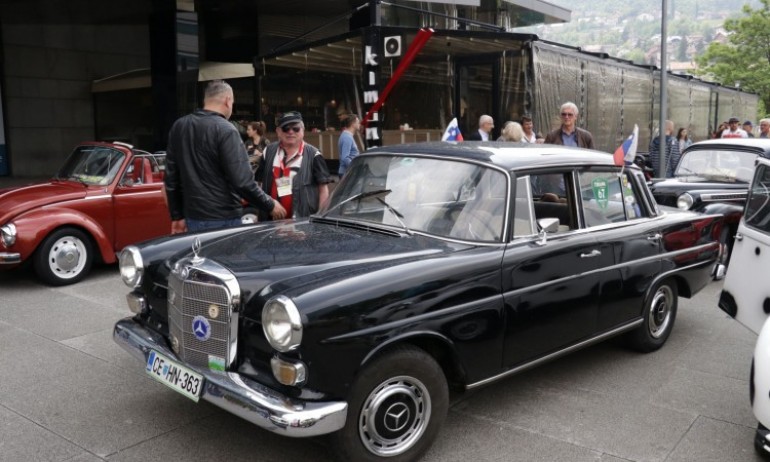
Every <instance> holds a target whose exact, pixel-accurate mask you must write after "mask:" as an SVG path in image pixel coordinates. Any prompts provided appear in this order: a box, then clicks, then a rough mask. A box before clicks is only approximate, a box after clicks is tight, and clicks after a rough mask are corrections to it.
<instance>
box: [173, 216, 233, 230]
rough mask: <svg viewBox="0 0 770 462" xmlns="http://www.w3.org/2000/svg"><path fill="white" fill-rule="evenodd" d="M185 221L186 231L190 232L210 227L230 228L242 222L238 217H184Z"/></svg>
mask: <svg viewBox="0 0 770 462" xmlns="http://www.w3.org/2000/svg"><path fill="white" fill-rule="evenodd" d="M185 223H187V231H188V232H191V233H197V232H199V231H210V230H212V229H220V228H231V227H233V226H240V225H241V224H242V223H241V219H240V218H227V219H224V220H194V219H192V218H187V219H185Z"/></svg>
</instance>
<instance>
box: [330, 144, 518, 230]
mask: <svg viewBox="0 0 770 462" xmlns="http://www.w3.org/2000/svg"><path fill="white" fill-rule="evenodd" d="M356 160H357V162H354V164H353V165H352V168H351V169H350V170H349V171H348V173H347V174H346V175H345V179H344V181H343V182H342V183H340V185H339V186H338V187H337V189H335V191H334V193H333V194H332V197H331V199H330V201H329V206H328V207H327V209H326V210H327V212H326V213H325V214H322V215H323V216H325V217H326V218H335V219H336V218H341V219H348V220H356V221H362V222H367V223H373V224H383V225H388V226H395V227H399V228H401V229H404V230H405V231H407V232H411V231H420V232H424V233H429V234H434V235H438V236H443V237H448V238H456V239H463V240H474V241H489V242H492V241H494V242H499V241H500V239H501V238H502V236H503V231H504V226H503V224H504V223H505V221H504V220H505V212H506V210H507V209H508V208H507V206H506V204H507V197H508V193H507V191H508V177H507V175H505V174H504V173H503V172H501V171H498V170H495V169H492V168H489V167H485V166H482V165H476V164H471V163H467V162H461V161H454V160H440V159H430V158H421V157H402V156H392V155H381V156H380V155H377V156H362V157H360V158H358V159H356Z"/></svg>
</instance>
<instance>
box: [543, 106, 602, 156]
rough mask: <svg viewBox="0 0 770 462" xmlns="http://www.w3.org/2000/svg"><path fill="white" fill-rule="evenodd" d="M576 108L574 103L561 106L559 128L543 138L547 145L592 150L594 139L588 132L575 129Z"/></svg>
mask: <svg viewBox="0 0 770 462" xmlns="http://www.w3.org/2000/svg"><path fill="white" fill-rule="evenodd" d="M578 114H579V112H578V108H577V106H576V105H575V103H572V102H566V103H564V104H562V105H561V113H560V117H561V127H559V128H557V129H556V130H553V131H551V132H549V133H548V134H547V135H546V136H545V142H546V143H547V144H560V145H563V146H577V147H581V148H588V149H594V137H593V136H592V135H591V132H589V131H588V130H583V129H582V128H578V127H577V125H576V124H577V117H578Z"/></svg>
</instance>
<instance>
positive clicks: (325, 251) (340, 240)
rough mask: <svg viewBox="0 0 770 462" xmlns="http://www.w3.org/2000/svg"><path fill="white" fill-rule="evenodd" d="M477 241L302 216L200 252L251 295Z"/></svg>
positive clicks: (291, 289)
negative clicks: (320, 220)
mask: <svg viewBox="0 0 770 462" xmlns="http://www.w3.org/2000/svg"><path fill="white" fill-rule="evenodd" d="M476 247H477V246H474V245H471V244H463V243H456V242H449V241H444V240H441V239H437V238H432V237H428V236H422V235H417V234H415V235H411V236H410V235H407V234H401V233H397V232H394V231H386V230H373V229H364V228H356V227H349V226H336V225H334V224H326V223H312V222H308V221H301V222H289V223H287V224H277V225H267V226H257V227H252V228H249V229H246V230H244V231H242V232H238V233H235V234H229V235H225V236H223V237H219V238H216V239H214V240H211V241H208V242H205V243H204V244H203V246H202V248H201V250H200V252H199V256H201V257H204V258H207V259H210V260H212V261H215V262H216V263H218V264H220V265H222V266H224V267H225V268H227V269H228V270H229V271H231V272H232V273H234V274H235V275H236V276H237V278H238V282H239V284H240V285H241V290H243V291H244V295H245V296H246V298H247V299H248V298H249V297H250V296H251V295H254V294H257V293H259V292H261V291H262V290H263V289H264V288H265V287H266V286H268V285H271V290H270V292H283V293H287V294H289V295H290V294H300V293H303V292H305V291H307V290H310V289H312V288H313V287H320V286H325V285H329V284H333V283H334V282H337V281H341V280H343V279H349V278H351V277H355V276H357V275H365V274H369V273H372V272H375V271H378V270H381V269H385V268H390V267H393V266H397V265H402V264H408V263H410V262H422V261H425V260H429V259H434V258H442V257H445V256H447V255H449V254H452V253H456V252H459V251H462V250H468V249H472V248H476ZM185 254H186V255H184V256H191V255H192V253H191V252H185ZM181 256H183V255H180V254H177V255H176V257H181ZM381 282H382V281H381ZM247 292H248V293H247Z"/></svg>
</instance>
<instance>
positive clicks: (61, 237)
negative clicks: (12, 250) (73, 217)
mask: <svg viewBox="0 0 770 462" xmlns="http://www.w3.org/2000/svg"><path fill="white" fill-rule="evenodd" d="M92 260H93V248H92V245H91V240H90V239H89V238H88V235H86V234H85V233H84V232H83V231H80V230H78V229H75V228H62V229H58V230H56V231H54V232H53V233H51V234H50V235H48V237H46V238H45V240H44V241H43V243H42V244H40V247H38V249H37V251H36V253H35V257H34V266H35V272H36V273H37V275H38V277H39V278H40V279H41V280H42V281H43V282H45V283H46V284H50V285H52V286H63V285H67V284H74V283H76V282H78V281H80V280H81V279H83V278H84V277H85V276H86V274H88V272H89V271H90V270H91V262H92Z"/></svg>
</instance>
